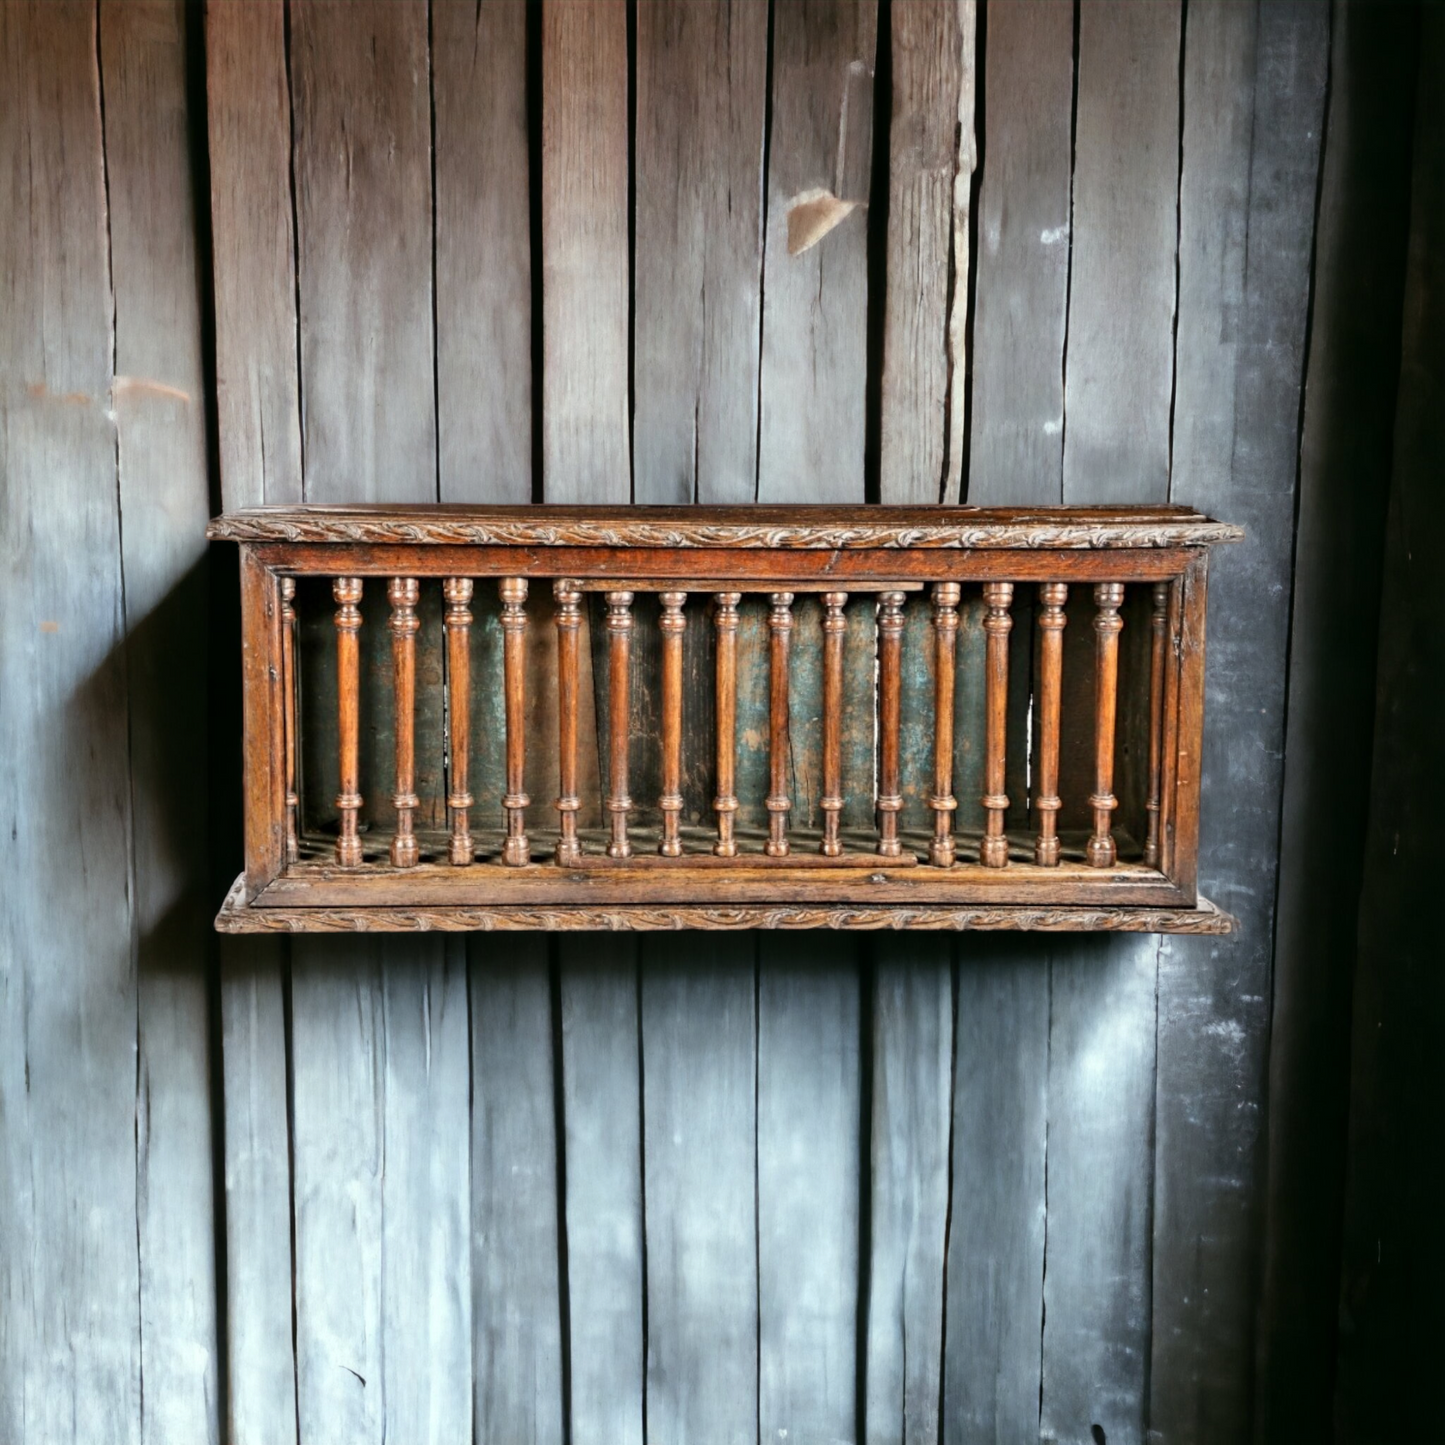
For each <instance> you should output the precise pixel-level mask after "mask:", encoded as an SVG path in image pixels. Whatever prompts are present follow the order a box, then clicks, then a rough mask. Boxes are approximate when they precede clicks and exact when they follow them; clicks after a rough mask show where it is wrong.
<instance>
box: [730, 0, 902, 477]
mask: <svg viewBox="0 0 1445 1445" xmlns="http://www.w3.org/2000/svg"><path fill="white" fill-rule="evenodd" d="M877 19H878V17H877V7H876V4H875V0H841V3H838V4H832V3H821V0H818V3H814V0H803V3H799V4H795V5H785V6H781V7H778V8H777V10H776V11H775V12H774V15H773V96H772V131H771V140H770V144H769V152H768V177H767V235H766V243H765V252H764V262H763V297H764V302H763V354H762V380H761V387H762V422H761V431H760V435H759V454H758V493H757V495H758V500H759V501H762V502H782V501H789V502H805V501H807V502H813V501H862V500H863V429H864V428H863V410H864V409H863V391H864V381H865V377H866V373H867V357H866V347H865V341H866V336H865V333H866V327H867V307H868V274H867V270H868V268H867V249H868V248H867V239H868V238H867V226H866V212H865V211H864V210H863V209H862V208H856V209H855V210H853V211H852V213H850V214H849V215H847V216H846V217H845V218H844V219H843V220H842V221H840V222H839V223H838V224H837V226H836V227H835V228H834V229H833V230H830V231H829V232H828V233H827V234H826V235H824V236H823V238H822V239H821V240H819V241H818V242H817V243H816V244H815V245H813V246H812V247H811V248H809V249H807V250H805V251H803V252H801V253H800V254H798V255H790V254H789V244H788V227H789V211H790V209H791V208H792V207H793V206H795V205H796V204H798V203H799V200H800V198H803V199H804V201H806V199H807V198H808V197H810V196H815V195H816V193H818V192H820V191H827V192H830V193H831V194H833V195H834V196H835V197H836V198H837V199H839V200H842V201H845V202H863V201H866V199H867V196H868V180H869V170H870V166H871V142H872V103H873V65H874V58H875V55H874V52H875V49H876V44H877V28H878V27H877Z"/></svg>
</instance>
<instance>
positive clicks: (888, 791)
mask: <svg viewBox="0 0 1445 1445" xmlns="http://www.w3.org/2000/svg"><path fill="white" fill-rule="evenodd" d="M473 587H474V584H473V582H472V579H471V578H469V577H448V578H446V579H445V580H444V582H443V594H444V596H445V599H446V613H445V632H446V664H447V670H448V676H449V679H450V683H449V694H450V707H449V709H448V717H447V727H448V742H449V769H448V791H447V809H448V813H449V818H450V836H449V841H448V858H449V861H450V862H451V863H453V864H455V865H457V866H459V867H461V866H466V865H467V864H470V863H471V862H472V861H473V858H474V855H475V849H474V844H473V839H472V834H471V822H470V818H471V809H472V807H473V806H474V799H473V798H472V795H471V793H470V792H469V791H468V782H467V769H468V750H469V742H470V715H469V707H468V698H469V695H470V649H469V637H470V629H471V623H472V614H471V608H470V603H471V600H472V596H473ZM418 590H419V589H418V583H417V580H416V579H415V578H413V577H395V578H392V579H391V580H390V582H389V583H388V587H387V596H388V599H389V601H390V603H391V620H390V627H391V633H392V644H393V647H392V653H393V668H394V685H395V689H396V718H397V724H396V790H395V794H394V796H393V800H392V801H393V804H394V806H395V808H396V831H395V834H394V835H393V837H392V841H391V851H390V858H391V863H392V865H393V866H394V867H397V868H410V867H412V866H414V865H415V864H416V863H417V862H418V859H419V854H418V849H417V840H416V834H415V827H414V820H415V813H416V809H417V808H418V806H419V800H418V798H417V796H416V793H415V791H414V779H415V731H414V718H415V708H416V634H417V630H418V628H419V626H420V622H419V620H418V617H417V612H416V604H417V598H418ZM499 590H500V596H501V601H502V618H501V623H502V634H503V673H504V688H505V716H506V792H505V794H504V796H503V798H502V811H503V814H504V817H505V820H506V839H505V842H504V844H503V851H502V861H503V862H504V863H506V864H510V865H512V866H514V867H519V866H521V865H523V864H526V863H527V862H529V861H530V857H531V852H530V844H529V842H528V838H527V832H526V810H527V807H528V805H529V803H530V801H531V800H530V799H529V798H528V797H527V794H526V792H525V790H524V787H523V771H524V765H525V759H526V751H525V749H526V743H525V721H524V715H523V710H524V702H525V667H524V656H525V654H524V643H525V633H526V628H527V617H526V612H525V603H526V600H527V580H526V578H523V577H504V578H502V579H501V580H500V589H499ZM1068 591H1069V589H1068V584H1066V583H1063V582H1045V583H1041V584H1040V585H1039V601H1040V604H1041V606H1040V612H1039V619H1038V625H1039V635H1040V659H1039V692H1038V699H1037V702H1038V709H1039V756H1038V793H1037V796H1035V797H1034V798H1033V801H1032V806H1033V809H1034V810H1035V811H1036V812H1037V814H1038V819H1039V826H1038V832H1037V835H1036V838H1035V841H1034V862H1035V863H1036V864H1038V865H1039V866H1041V867H1045V868H1050V867H1056V866H1057V865H1058V863H1059V857H1060V851H1059V850H1060V845H1059V837H1058V832H1057V822H1058V812H1059V808H1060V806H1061V804H1060V799H1059V796H1058V782H1059V723H1060V718H1059V713H1060V693H1061V685H1062V683H1061V680H1062V672H1063V632H1064V626H1065V621H1066V619H1065V615H1064V608H1065V604H1066V602H1067V601H1068ZM332 592H333V596H334V598H335V600H336V604H337V607H336V648H337V673H338V683H339V685H338V696H339V713H338V723H339V727H338V749H339V754H340V759H339V761H340V792H339V794H338V796H337V799H336V807H337V812H338V815H339V819H340V827H339V833H338V837H337V841H336V861H337V863H338V864H339V865H340V866H341V867H343V868H355V867H359V866H360V865H361V863H362V847H361V837H360V832H359V827H358V822H359V817H360V811H361V805H362V799H361V794H360V791H359V789H360V782H359V777H358V757H359V732H360V706H359V672H360V656H359V637H358V634H359V633H360V630H361V610H360V608H359V606H358V604H359V603H360V601H361V595H362V582H361V579H360V578H359V577H338V578H335V579H334V580H333V583H332ZM554 592H555V596H556V600H557V611H556V626H557V638H558V666H557V693H558V697H557V701H558V710H559V718H558V721H559V749H560V767H559V778H560V796H559V797H558V799H557V803H556V807H557V812H558V816H559V831H560V836H559V839H558V842H557V849H556V861H557V862H558V863H559V864H561V865H563V866H569V865H575V864H577V863H579V862H580V861H581V858H582V851H581V845H580V842H579V839H578V835H577V814H578V810H579V808H580V806H581V803H580V800H579V798H578V796H577V787H578V766H577V764H578V759H577V736H578V735H577V715H578V704H579V699H578V677H579V667H578V648H579V636H580V632H581V627H582V605H581V603H582V589H581V587H580V586H579V585H578V583H576V582H575V581H571V580H567V579H561V580H558V581H557V582H555V583H554ZM961 594H962V589H961V587H960V585H959V584H958V583H957V582H936V583H934V584H933V589H932V599H931V600H932V625H933V634H934V639H935V646H936V654H935V669H934V677H935V694H934V722H935V745H934V779H933V793H932V796H931V797H930V798H929V807H930V809H931V810H932V812H933V815H934V831H933V837H932V839H931V841H930V843H929V847H928V861H929V862H930V863H932V864H933V865H935V866H937V867H941V868H947V867H950V866H952V864H953V863H954V861H955V859H956V849H955V842H954V832H953V814H954V811H955V810H956V809H957V806H958V804H957V800H956V799H955V798H954V796H953V750H954V728H953V722H954V661H955V652H956V644H957V639H958V627H959V615H958V606H959V601H960V598H961ZM1169 594H1170V584H1169V583H1167V582H1159V583H1155V584H1154V587H1153V617H1152V648H1151V668H1150V731H1149V787H1148V800H1147V805H1146V806H1147V810H1148V823H1147V835H1146V839H1145V845H1144V863H1145V866H1147V867H1151V868H1152V867H1158V865H1159V859H1160V840H1159V816H1160V813H1159V798H1160V786H1161V780H1160V773H1161V760H1162V742H1163V739H1162V736H1161V734H1162V727H1161V721H1162V716H1163V710H1164V687H1165V666H1164V661H1165V635H1166V630H1167V625H1168V610H1169ZM295 595H296V584H295V581H294V579H292V578H289V577H288V578H283V579H282V582H281V598H282V623H283V626H282V665H283V668H284V670H285V674H286V676H285V679H284V695H285V700H286V701H285V705H286V719H285V728H286V826H287V857H288V861H291V862H294V861H295V860H296V858H297V854H298V843H297V815H298V811H299V805H298V798H297V794H296V716H295V700H296V687H295V676H296V673H295V648H296V643H295V627H296V614H295ZM876 595H877V598H878V624H877V625H878V671H877V686H878V790H877V796H876V799H875V806H876V809H877V816H878V847H877V853H878V856H880V857H882V858H897V857H900V856H901V855H902V851H903V848H902V843H901V842H900V839H899V836H898V815H899V812H900V811H901V809H902V807H903V799H902V795H901V790H900V781H899V725H900V715H899V712H900V699H901V694H902V681H901V658H902V643H903V608H904V602H905V599H906V596H907V594H906V593H904V592H901V591H884V592H880V593H877V594H876ZM712 596H713V601H714V612H713V624H714V627H715V629H716V635H717V651H716V683H717V699H716V701H717V735H716V746H717V797H716V798H715V800H714V802H713V808H714V811H715V812H716V814H717V830H716V839H715V841H714V843H713V845H712V851H713V852H714V853H715V854H717V855H718V856H719V857H722V858H733V857H736V856H737V854H738V843H737V839H736V837H735V836H734V822H735V816H736V814H737V811H738V799H737V796H736V793H735V765H736V754H737V739H736V730H737V637H738V605H739V603H740V602H741V600H742V594H741V593H740V592H716V593H713V594H712ZM769 596H770V601H771V609H770V612H769V615H768V628H769V641H770V648H769V793H768V796H767V799H766V808H767V812H768V837H767V840H766V842H765V844H764V852H765V854H766V856H767V857H768V858H772V859H781V858H786V857H787V856H788V855H789V852H790V845H789V840H788V814H789V812H790V810H791V807H792V803H791V799H790V797H789V794H788V782H787V776H788V678H789V667H788V657H789V645H790V641H791V635H792V628H793V613H792V606H793V600H794V594H793V593H791V592H783V591H778V592H772V593H771V594H769ZM1013 596H1014V584H1013V583H1011V582H986V583H984V585H983V599H984V603H985V606H986V608H987V612H986V614H985V617H984V622H983V627H984V632H985V636H986V642H985V684H984V687H985V717H986V734H985V765H984V787H985V791H984V794H983V798H982V800H981V801H982V804H983V808H984V811H985V818H986V822H985V827H984V834H983V838H982V841H981V844H980V847H979V862H980V863H982V864H983V865H984V866H985V867H988V868H1003V867H1005V866H1006V865H1007V863H1008V861H1009V857H1008V854H1009V844H1008V838H1007V836H1006V834H1005V828H1004V824H1005V815H1006V813H1007V811H1008V807H1009V799H1008V796H1007V794H1006V793H1005V791H1004V788H1005V783H1004V765H1005V734H1006V724H1007V698H1008V639H1009V633H1010V631H1011V630H1012V627H1013V619H1012V617H1011V616H1010V608H1011V606H1012V603H1013ZM605 597H606V605H607V617H606V632H607V646H608V653H609V660H610V675H611V681H610V689H609V696H608V712H609V723H610V728H609V734H610V745H609V764H610V766H609V788H608V796H607V800H606V808H607V812H608V814H609V821H610V827H609V840H608V842H607V845H606V851H607V854H608V856H609V857H612V858H619V859H621V858H627V857H629V856H631V853H632V846H631V843H630V841H629V839H628V818H629V815H630V814H631V813H632V811H633V802H632V799H631V798H630V797H629V796H628V776H627V775H628V746H629V742H630V732H629V703H630V698H629V684H630V677H629V671H630V669H629V662H630V651H631V639H632V628H633V616H632V602H633V594H632V593H631V592H621V591H618V592H608V593H606V594H605ZM659 599H660V601H661V604H662V615H661V620H660V623H659V627H660V630H661V633H662V738H661V744H662V795H661V797H660V798H659V800H658V801H659V807H660V810H661V814H662V838H661V842H660V843H659V845H658V851H659V852H660V853H661V854H662V855H663V856H664V857H668V858H676V857H679V856H681V855H682V852H683V847H682V840H681V837H680V834H679V825H680V822H681V816H682V808H683V799H682V793H681V773H682V643H683V634H684V632H685V630H686V627H687V619H686V616H685V614H684V611H683V609H684V606H685V604H686V602H687V593H686V592H680V591H666V592H661V593H659ZM822 601H823V609H824V612H823V794H824V795H823V797H822V799H821V800H820V804H819V806H820V808H821V810H822V813H823V836H822V841H821V843H820V845H819V847H820V851H821V852H822V853H823V854H824V855H825V856H826V857H830V858H832V857H838V856H840V855H841V854H842V853H843V844H842V841H841V839H840V837H839V823H840V818H841V814H842V811H843V797H842V718H843V637H844V630H845V627H846V622H845V619H844V608H845V606H846V605H847V602H848V594H847V593H846V592H843V591H837V592H825V593H823V594H822ZM1123 601H1124V586H1123V584H1122V583H1119V582H1101V583H1098V584H1097V585H1095V587H1094V603H1095V609H1096V610H1095V614H1094V621H1093V626H1094V632H1095V636H1096V666H1095V710H1094V743H1095V747H1094V791H1093V793H1092V794H1091V795H1090V797H1089V806H1090V808H1091V810H1092V812H1093V829H1092V833H1091V836H1090V838H1089V841H1088V845H1087V850H1086V854H1085V856H1086V859H1087V861H1088V863H1089V864H1090V865H1091V866H1092V867H1095V868H1110V867H1112V866H1113V865H1114V863H1115V861H1116V858H1117V848H1116V845H1115V841H1114V838H1113V834H1112V831H1111V818H1112V815H1113V812H1114V809H1115V808H1116V806H1117V800H1116V799H1115V797H1114V795H1113V783H1114V734H1115V717H1116V711H1117V697H1118V668H1119V633H1120V631H1121V629H1122V628H1123V625H1124V624H1123V619H1122V618H1121V617H1120V615H1119V609H1120V607H1121V606H1122V605H1123Z"/></svg>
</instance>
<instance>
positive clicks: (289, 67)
mask: <svg viewBox="0 0 1445 1445" xmlns="http://www.w3.org/2000/svg"><path fill="white" fill-rule="evenodd" d="M281 38H282V45H283V48H284V50H285V53H286V121H287V126H288V128H289V130H290V133H291V148H290V152H289V154H288V156H287V163H288V169H289V176H288V179H289V182H290V186H291V289H292V294H293V299H294V304H295V310H296V410H297V411H298V412H299V413H300V417H299V421H300V432H301V496H302V498H303V500H304V499H305V497H306V493H307V490H308V488H307V485H306V480H307V472H306V374H305V373H306V368H305V366H304V365H303V364H302V355H301V205H300V201H299V198H298V196H297V192H296V79H295V67H294V65H293V62H292V39H291V3H290V0H285V5H284V8H283V9H282V12H281ZM268 500H269V499H268Z"/></svg>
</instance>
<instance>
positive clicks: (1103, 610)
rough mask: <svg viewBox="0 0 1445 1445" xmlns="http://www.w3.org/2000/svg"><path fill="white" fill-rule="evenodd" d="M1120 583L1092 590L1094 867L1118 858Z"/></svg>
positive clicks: (1090, 853) (1091, 847) (1091, 856)
mask: <svg viewBox="0 0 1445 1445" xmlns="http://www.w3.org/2000/svg"><path fill="white" fill-rule="evenodd" d="M1123 603H1124V584H1123V583H1122V582H1100V583H1098V584H1096V585H1095V587H1094V605H1095V606H1096V607H1097V608H1098V611H1097V612H1096V613H1095V614H1094V635H1095V651H1096V661H1095V667H1094V791H1093V794H1092V796H1091V797H1090V798H1089V806H1090V807H1091V808H1092V809H1093V810H1094V833H1093V836H1092V837H1091V838H1090V839H1089V846H1088V850H1087V857H1088V860H1089V864H1090V866H1091V867H1094V868H1112V867H1113V866H1114V861H1115V859H1116V858H1117V856H1118V849H1117V847H1116V846H1115V843H1114V836H1113V834H1112V833H1111V832H1110V831H1109V828H1110V818H1111V816H1112V814H1113V812H1114V809H1115V808H1117V807H1118V806H1119V800H1118V799H1117V798H1116V797H1115V796H1114V718H1115V714H1116V712H1117V709H1118V702H1119V633H1120V632H1121V631H1122V630H1123V627H1124V619H1123V618H1122V617H1120V616H1119V608H1120V607H1121V606H1123Z"/></svg>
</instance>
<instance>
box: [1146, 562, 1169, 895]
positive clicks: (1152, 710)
mask: <svg viewBox="0 0 1445 1445" xmlns="http://www.w3.org/2000/svg"><path fill="white" fill-rule="evenodd" d="M1153 595H1154V611H1153V615H1152V616H1151V618H1150V625H1151V629H1152V636H1151V637H1150V640H1149V797H1148V800H1147V801H1146V802H1145V804H1144V806H1145V808H1146V809H1147V810H1148V819H1149V821H1148V824H1147V831H1146V834H1145V838H1144V866H1145V867H1146V868H1157V867H1158V866H1159V857H1160V848H1159V798H1160V792H1161V778H1162V776H1163V770H1164V652H1165V640H1166V638H1167V636H1168V632H1169V583H1167V582H1156V583H1155V584H1154V594H1153Z"/></svg>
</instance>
